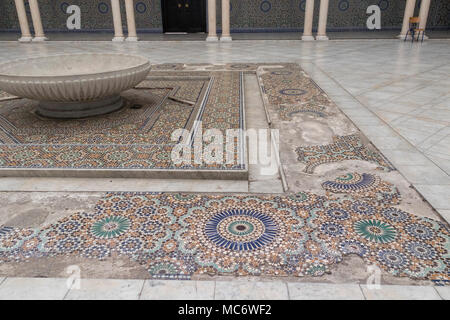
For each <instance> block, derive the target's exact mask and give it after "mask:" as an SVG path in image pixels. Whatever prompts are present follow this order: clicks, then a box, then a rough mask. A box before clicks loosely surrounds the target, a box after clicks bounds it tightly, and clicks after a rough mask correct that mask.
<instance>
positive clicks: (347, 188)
mask: <svg viewBox="0 0 450 320" xmlns="http://www.w3.org/2000/svg"><path fill="white" fill-rule="evenodd" d="M449 47H450V41H447V40H442V41H438V40H433V41H427V42H424V43H423V44H420V43H414V44H411V43H408V42H407V43H404V42H402V41H398V40H378V41H373V40H372V41H370V40H365V41H364V40H360V41H329V42H301V41H289V40H285V41H255V42H252V41H236V42H232V43H206V42H139V43H124V44H117V43H110V42H48V43H43V44H36V43H33V44H18V43H15V42H0V63H1V62H4V61H6V60H8V59H9V58H10V57H12V56H14V57H15V58H25V57H34V56H39V55H48V54H57V53H66V54H70V53H78V52H102V51H108V52H122V53H132V54H139V55H142V56H146V57H148V58H149V59H150V61H151V63H152V64H154V66H153V68H152V71H151V73H150V75H149V78H148V79H147V80H146V81H144V82H143V83H141V84H140V85H139V86H138V87H136V88H135V89H133V90H130V91H129V92H127V93H125V94H124V97H125V98H126V99H127V106H126V107H125V108H124V109H122V110H121V111H119V112H118V113H115V114H111V115H107V116H104V117H100V118H97V119H91V120H86V121H65V122H64V123H59V122H58V121H54V120H51V121H49V120H47V119H43V118H40V117H39V115H37V114H35V113H34V111H33V110H34V108H35V104H34V103H33V102H31V101H27V100H25V99H14V97H10V96H8V95H6V94H3V95H1V96H0V128H1V129H2V130H1V133H0V155H1V161H2V163H0V171H1V172H2V175H3V176H4V177H2V178H0V190H1V191H0V201H1V208H0V277H4V279H3V280H1V281H0V297H6V296H7V294H8V292H17V294H18V296H20V294H21V293H20V292H22V294H24V292H23V291H21V290H23V288H26V286H27V284H26V283H33V285H36V286H37V287H45V286H48V287H51V286H54V284H52V283H53V282H54V283H59V285H60V286H61V292H60V294H59V293H58V294H59V295H58V297H55V298H64V297H66V298H67V297H71V296H74V297H77V292H78V294H79V295H78V297H80V294H81V293H80V292H83V290H84V289H82V290H81V291H76V290H73V289H71V290H69V289H67V288H66V290H65V289H63V288H62V287H63V279H58V278H65V277H67V272H68V270H67V268H68V267H71V266H76V268H79V270H80V272H81V278H82V279H91V280H89V281H88V280H86V285H87V286H91V287H89V288H90V289H89V290H85V291H84V292H85V293H84V294H85V297H88V296H89V294H92V292H95V291H96V290H97V289H98V290H100V291H101V288H103V287H104V286H108V285H111V286H112V287H114V288H116V289H115V290H119V291H121V292H122V291H123V292H128V293H130V292H132V293H131V296H130V297H132V298H139V297H146V296H148V298H151V297H154V296H153V294H154V293H155V292H156V291H158V292H161V290H162V291H164V292H167V295H166V296H164V297H166V298H168V297H170V296H171V294H172V296H173V297H180V292H182V293H186V294H189V295H190V296H192V291H195V292H197V291H202V294H203V293H204V294H206V292H208V294H209V295H212V296H208V298H220V297H222V296H221V294H222V295H223V297H222V298H227V297H228V298H230V297H234V298H251V297H252V295H251V292H253V291H255V290H254V288H255V287H258V288H261V290H258V291H259V292H260V293H258V294H260V295H259V296H255V295H254V296H253V297H254V298H258V297H263V298H286V297H288V298H295V297H297V298H301V297H302V296H304V294H305V292H315V293H317V295H318V296H317V297H318V298H320V296H321V295H322V297H324V298H325V297H326V294H325V293H323V291H324V290H331V291H332V292H335V297H336V296H339V294H341V295H342V296H343V297H344V296H348V297H355V298H381V297H383V296H384V297H392V298H435V299H442V298H444V299H445V298H448V294H449V288H450V287H449V286H448V281H449V280H450V273H449V272H450V269H449V268H450V267H449V258H450V256H449V251H450V230H449V224H448V223H449V221H450V200H449V199H450V177H449V173H450V148H449V145H450V110H449V102H450V90H449V88H450V86H449V85H450V83H449V81H450V80H449V78H448V74H449V72H450V65H449V63H448V61H450V60H449V55H450V50H449ZM0 94H1V93H0ZM197 121H202V122H203V125H204V129H205V128H206V129H208V128H215V127H217V128H218V129H221V130H226V129H238V128H241V129H268V128H270V129H276V130H278V131H279V138H280V141H279V145H278V146H277V148H278V149H279V159H277V166H276V169H277V170H275V171H274V172H273V173H271V174H262V172H263V171H264V168H262V167H261V165H258V164H252V163H249V158H251V154H252V149H251V147H250V146H245V144H244V146H242V144H241V145H240V144H239V143H238V144H237V146H236V148H235V149H233V159H234V160H236V161H235V162H234V163H232V164H228V165H223V166H217V165H214V166H213V167H209V166H208V165H206V166H204V167H203V165H200V166H199V165H197V166H196V165H194V166H189V165H188V166H186V165H184V166H181V167H173V165H172V164H170V162H168V161H167V159H168V157H167V153H169V152H170V148H171V147H172V144H169V143H168V141H169V133H170V132H171V131H172V130H173V129H175V128H178V127H182V128H183V127H184V128H187V129H189V130H194V131H195V128H196V127H195V126H196V123H197ZM149 145H151V148H150V147H148V146H149ZM136 148H141V149H136ZM167 148H168V149H167ZM166 149H167V150H166ZM247 153H248V154H247ZM136 159H139V161H137V160H136ZM117 169H119V170H117ZM105 170H106V173H105ZM108 170H109V171H108ZM142 177H146V179H142ZM139 178H141V179H139ZM166 178H171V179H166ZM180 178H188V179H180ZM225 179H226V180H225ZM69 271H70V270H69ZM377 272H379V273H377ZM378 275H379V280H380V283H381V289H378V291H374V290H370V289H368V288H367V287H366V286H365V285H366V283H368V282H367V281H368V279H370V278H371V277H372V276H375V277H378ZM25 278H34V279H35V280H29V279H25ZM40 278H48V279H47V280H42V281H43V282H39V281H40V280H41V279H40ZM104 278H107V279H124V280H123V282H120V281H119V282H114V281H115V280H109V282H108V281H103V282H102V281H101V280H98V279H104ZM96 279H97V280H96ZM146 279H149V280H146ZM144 280H146V282H143V281H144ZM166 280H172V281H169V282H167V281H166ZM186 280H190V282H185V281H186ZM30 281H31V282H30ZM33 281H34V282H33ZM36 281H37V282H36ZM45 281H47V282H45ZM64 281H65V279H64ZM96 281H97V282H96ZM111 281H112V282H111ZM181 281H183V282H181ZM108 283H109V284H108ZM226 283H231V286H230V287H228V288H224V289H223V290H221V289H218V288H220V287H221V286H224V284H226ZM64 285H65V282H64ZM225 286H227V285H225ZM411 286H414V287H416V288H418V290H420V292H419V291H415V289H411V288H412V287H411ZM423 286H425V287H423ZM430 286H436V288H433V287H430ZM199 287H202V288H203V287H205V289H204V290H203V289H201V290H198V288H199ZM21 288H22V289H21ZM95 288H97V289H95ZM124 288H125V289H124ZM156 288H157V289H156ZM325 288H326V289H325ZM419 288H420V289H419ZM15 290H16V291H15ZM127 290H128V291H127ZM180 290H181V291H180ZM189 290H191V291H189ZM308 290H309V291H308ZM383 290H385V291H383ZM41 292H45V290H44V291H41ZM58 292H59V291H58ZM73 292H75V293H73ZM89 292H90V293H89ZM145 292H146V293H145ZM189 292H191V293H189ZM268 292H272V293H271V294H269V295H265V294H266V293H268ZM296 292H297V293H296ZM383 292H384V294H383ZM136 293H138V294H137V295H136ZM99 294H100V293H99ZM160 297H161V296H160ZM199 297H200V296H199ZM205 297H206V296H205Z"/></svg>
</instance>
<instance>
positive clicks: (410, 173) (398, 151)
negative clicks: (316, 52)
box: [300, 62, 450, 223]
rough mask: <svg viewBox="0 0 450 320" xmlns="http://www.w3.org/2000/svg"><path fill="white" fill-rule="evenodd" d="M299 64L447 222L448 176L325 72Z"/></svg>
mask: <svg viewBox="0 0 450 320" xmlns="http://www.w3.org/2000/svg"><path fill="white" fill-rule="evenodd" d="M300 65H301V67H302V68H303V70H305V71H306V72H307V73H308V74H309V76H310V77H311V78H312V79H313V80H314V81H315V82H316V83H317V85H318V86H319V87H320V88H321V89H322V90H324V91H325V92H326V93H327V95H328V96H329V97H330V99H331V100H332V101H333V102H335V103H336V105H337V106H338V107H339V109H340V110H341V111H342V112H344V114H345V115H346V116H347V117H348V118H349V119H350V120H351V121H352V122H353V123H354V124H355V125H356V127H357V128H358V129H359V130H361V132H362V133H363V134H364V135H365V136H367V138H369V140H370V141H371V142H372V143H373V145H374V146H375V147H376V148H378V149H379V150H380V152H381V153H382V154H383V155H384V156H385V157H386V158H387V159H388V160H389V161H390V162H391V163H392V164H393V165H394V166H395V167H396V169H397V170H398V171H399V172H400V173H401V174H402V175H403V176H404V177H405V178H406V180H408V182H410V183H411V185H412V186H414V188H415V189H416V190H417V191H418V192H419V193H420V194H421V195H422V196H423V197H424V198H425V200H427V201H428V202H429V203H430V204H431V206H432V207H433V208H434V209H436V210H437V211H438V212H439V214H440V215H441V216H442V217H443V218H444V219H445V220H446V221H447V222H448V223H450V201H449V200H448V199H450V177H449V176H448V175H447V174H446V173H445V172H444V171H443V170H442V169H440V168H439V167H438V166H436V165H435V164H434V163H433V162H432V161H431V160H429V159H428V158H427V157H426V156H424V155H423V154H422V153H421V152H420V151H419V150H417V149H416V148H415V147H414V146H413V145H411V144H410V143H409V142H408V141H407V140H405V139H404V138H403V137H402V136H401V135H400V134H398V133H397V132H396V131H395V130H393V129H392V128H391V127H390V126H389V125H388V124H387V123H386V122H384V121H382V120H381V119H380V118H379V117H378V116H377V115H376V114H375V113H374V112H372V111H371V110H370V109H369V108H368V107H366V106H365V105H364V104H363V103H361V102H360V101H359V100H358V99H357V98H355V97H354V96H352V95H351V94H350V93H349V92H348V91H347V90H345V89H344V88H343V87H342V86H341V85H340V84H339V83H338V82H337V81H335V80H334V79H332V78H331V77H330V76H328V75H327V74H326V72H325V71H323V70H321V69H320V68H319V67H318V66H316V65H315V64H314V63H311V62H302V63H300ZM427 174H429V175H427ZM436 177H439V180H440V181H439V183H438V182H436Z"/></svg>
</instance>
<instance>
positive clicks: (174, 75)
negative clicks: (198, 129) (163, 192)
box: [0, 70, 245, 170]
mask: <svg viewBox="0 0 450 320" xmlns="http://www.w3.org/2000/svg"><path fill="white" fill-rule="evenodd" d="M241 86H242V74H241V72H240V71H239V70H238V71H202V72H197V71H180V72H161V71H152V72H151V73H150V76H149V77H148V78H147V79H146V80H145V81H143V82H142V83H141V84H139V85H138V86H137V87H136V89H134V90H129V91H127V92H125V93H123V97H124V98H125V100H126V104H125V106H124V107H123V108H122V109H121V110H119V111H117V112H113V113H110V114H107V115H102V116H97V117H91V118H86V119H75V120H60V119H47V118H42V117H40V116H38V115H37V114H36V113H35V109H36V102H33V101H30V100H26V99H19V100H15V101H4V102H0V167H2V168H49V169H52V168H56V169H61V168H65V169H130V170H134V169H158V170H159V169H180V168H182V169H195V170H198V169H221V170H234V169H238V170H241V169H244V167H245V164H243V163H241V162H242V161H234V162H233V163H227V162H226V161H222V162H223V163H224V164H221V163H215V162H214V163H202V164H197V163H195V162H193V163H191V164H186V163H183V164H178V165H177V164H174V163H173V162H172V161H171V152H172V150H173V145H174V144H176V143H177V141H172V140H171V134H172V132H174V131H175V130H176V129H181V128H184V129H187V130H189V131H193V130H194V128H195V127H194V124H195V121H201V122H202V126H203V129H205V130H206V129H209V128H215V129H219V130H223V131H224V130H227V129H239V128H243V125H244V121H243V105H242V101H241V100H242V99H241V95H242V92H241V91H242V90H241ZM241 150H242V148H241V147H240V146H235V149H234V152H235V157H234V158H235V159H242V157H240V156H238V155H239V153H240V152H241Z"/></svg>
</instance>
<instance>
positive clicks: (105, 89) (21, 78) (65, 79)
mask: <svg viewBox="0 0 450 320" xmlns="http://www.w3.org/2000/svg"><path fill="white" fill-rule="evenodd" d="M149 71H150V62H149V61H148V60H147V59H146V58H144V57H140V56H134V55H128V54H111V53H83V54H70V55H55V56H47V57H37V58H28V59H20V60H14V61H8V62H6V63H3V64H0V90H3V91H6V92H7V93H10V94H13V95H15V96H18V97H21V98H28V99H32V100H37V101H39V104H38V109H37V113H38V114H39V115H42V116H44V117H50V118H84V117H90V116H95V115H100V114H105V113H109V112H113V111H115V110H118V109H120V108H121V107H122V106H123V100H122V98H121V96H120V93H121V92H123V91H125V90H128V89H131V88H133V87H134V86H136V85H137V84H138V83H140V82H141V81H142V80H144V79H145V77H146V76H147V75H148V73H149Z"/></svg>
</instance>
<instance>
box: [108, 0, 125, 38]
mask: <svg viewBox="0 0 450 320" xmlns="http://www.w3.org/2000/svg"><path fill="white" fill-rule="evenodd" d="M111 10H112V15H113V22H114V38H113V39H112V41H123V40H124V39H125V37H124V36H123V29H122V15H121V14H120V3H119V0H111Z"/></svg>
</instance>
